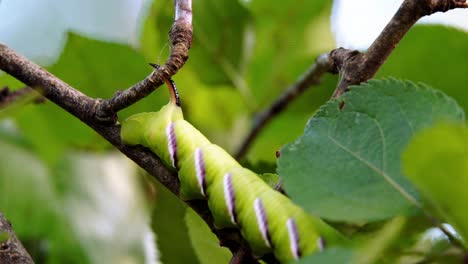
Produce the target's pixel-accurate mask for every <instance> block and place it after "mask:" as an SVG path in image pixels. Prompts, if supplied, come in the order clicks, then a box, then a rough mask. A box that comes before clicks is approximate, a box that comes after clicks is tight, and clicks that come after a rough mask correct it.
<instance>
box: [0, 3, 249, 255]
mask: <svg viewBox="0 0 468 264" xmlns="http://www.w3.org/2000/svg"><path fill="white" fill-rule="evenodd" d="M175 2H176V12H175V13H176V15H175V18H176V19H175V22H174V25H173V27H172V30H171V33H170V37H171V39H172V43H173V50H172V52H171V55H170V56H169V59H168V60H167V62H166V63H165V64H164V65H163V66H161V69H160V70H158V71H155V72H153V73H152V74H151V75H150V76H149V77H148V78H146V79H145V80H143V81H141V82H139V83H138V84H136V85H134V86H132V87H131V88H130V89H129V90H127V91H124V92H122V93H119V94H117V95H116V96H115V97H114V98H112V99H110V100H106V101H103V100H101V99H94V98H91V97H88V96H86V95H84V94H83V93H81V92H80V91H78V90H76V89H74V88H72V87H71V86H70V85H68V84H67V83H65V82H63V81H62V80H60V79H58V78H57V77H55V76H54V75H52V74H51V73H49V72H47V71H46V70H45V69H43V68H41V67H40V66H38V65H36V64H34V63H33V62H31V61H29V60H28V59H27V58H25V57H24V56H22V55H20V54H18V53H16V52H15V51H13V50H12V49H10V48H8V47H7V46H5V45H2V44H0V69H1V70H3V71H5V72H6V73H8V74H10V75H12V76H13V77H15V78H16V79H18V80H20V81H22V82H23V83H25V84H26V85H28V86H30V87H33V89H35V90H39V89H40V91H41V94H42V95H43V96H44V97H45V98H47V99H49V100H50V101H52V102H54V103H55V104H57V105H58V106H60V107H61V108H63V109H64V110H66V111H67V112H69V113H71V114H72V115H73V116H75V117H77V118H78V119H80V120H81V121H82V122H84V123H85V124H86V125H88V126H90V127H91V128H92V129H94V130H95V131H96V132H97V133H99V134H100V135H101V136H102V137H103V138H104V139H106V140H107V141H109V142H110V143H111V144H112V145H114V146H115V147H116V148H117V149H119V150H120V151H121V152H122V153H123V154H125V155H126V156H127V157H129V158H130V159H132V160H133V161H134V162H135V163H137V164H138V165H139V166H140V167H141V168H143V169H145V170H146V171H147V172H148V173H149V174H150V175H152V176H153V177H155V178H156V179H157V180H158V181H159V182H161V183H162V184H163V185H164V186H165V187H167V188H168V189H169V190H170V191H171V192H172V193H174V194H175V195H177V196H178V194H179V189H180V182H179V179H178V177H177V175H176V174H175V172H173V171H172V170H171V169H168V168H166V167H165V166H164V164H163V163H162V162H161V160H160V159H159V157H157V156H156V155H155V154H154V153H152V152H151V151H150V150H149V149H147V148H144V147H142V146H128V145H125V144H123V143H122V142H121V140H120V126H119V125H118V124H116V123H115V122H108V121H109V120H112V121H113V120H114V118H115V112H117V111H118V110H120V109H123V108H125V107H127V106H129V105H131V104H132V103H134V102H136V101H137V100H139V99H140V98H142V97H144V96H145V95H146V94H148V93H150V92H151V91H153V90H154V89H155V87H157V86H158V85H160V84H161V83H162V82H163V81H165V80H166V79H168V78H170V77H171V76H172V75H173V74H175V73H176V72H177V71H178V70H179V69H180V68H181V67H182V66H183V65H184V63H185V61H186V60H187V56H188V55H187V53H188V48H189V47H190V43H191V37H192V26H191V21H192V17H191V16H192V12H191V0H176V1H175ZM140 93H141V94H143V95H141V94H140ZM187 204H188V205H189V206H190V207H191V208H193V209H194V210H195V211H196V212H197V213H198V214H199V215H200V216H201V217H202V218H203V219H204V221H205V222H206V223H207V224H208V225H209V227H210V228H211V230H212V231H213V232H214V233H215V234H216V235H217V236H218V238H219V240H220V241H221V243H222V246H225V247H227V248H229V249H230V251H231V252H233V253H235V252H237V251H238V250H239V248H243V247H247V245H248V243H247V242H246V241H245V240H244V239H243V238H242V236H241V234H240V231H239V230H237V229H222V230H218V229H216V228H215V227H214V222H213V216H212V215H211V212H210V210H209V208H208V204H207V202H206V201H189V202H187ZM252 259H253V256H252Z"/></svg>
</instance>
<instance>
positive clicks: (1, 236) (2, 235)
mask: <svg viewBox="0 0 468 264" xmlns="http://www.w3.org/2000/svg"><path fill="white" fill-rule="evenodd" d="M8 239H10V234H8V232H7V231H2V232H0V244H2V243H4V242H6V241H7V240H8Z"/></svg>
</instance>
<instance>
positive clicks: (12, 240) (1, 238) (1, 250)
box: [0, 212, 34, 264]
mask: <svg viewBox="0 0 468 264" xmlns="http://www.w3.org/2000/svg"><path fill="white" fill-rule="evenodd" d="M0 263H9V264H34V261H33V260H32V258H31V256H30V255H29V253H28V252H27V251H26V249H25V248H24V246H23V244H21V241H20V240H19V239H18V237H16V234H15V232H14V231H13V227H12V226H11V223H10V222H9V221H8V220H7V219H6V218H5V216H4V215H3V214H2V213H1V212H0Z"/></svg>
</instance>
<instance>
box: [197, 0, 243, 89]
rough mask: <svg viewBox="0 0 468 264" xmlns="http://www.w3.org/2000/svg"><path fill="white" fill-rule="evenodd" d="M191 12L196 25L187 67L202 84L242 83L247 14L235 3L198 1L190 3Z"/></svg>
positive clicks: (237, 2)
mask: <svg viewBox="0 0 468 264" xmlns="http://www.w3.org/2000/svg"><path fill="white" fill-rule="evenodd" d="M193 10H197V15H196V16H194V17H193V20H194V21H193V24H194V25H196V26H194V34H193V46H192V49H191V50H190V57H191V60H190V61H189V63H188V65H190V67H191V69H193V70H194V71H195V72H196V73H197V74H198V76H199V78H200V79H201V80H202V81H203V82H206V83H209V84H236V83H239V82H241V83H242V82H243V78H242V76H241V73H242V71H243V66H244V65H243V63H244V61H245V59H246V58H245V51H244V42H245V41H244V39H245V37H246V34H247V28H248V26H249V24H250V20H251V17H250V14H249V12H248V11H247V10H246V8H245V7H244V6H242V5H241V4H240V3H239V1H236V0H234V1H213V0H199V1H195V2H194V6H193ZM200 65H203V67H200ZM236 86H237V85H236Z"/></svg>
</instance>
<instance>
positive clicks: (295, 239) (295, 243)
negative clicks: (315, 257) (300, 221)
mask: <svg viewBox="0 0 468 264" xmlns="http://www.w3.org/2000/svg"><path fill="white" fill-rule="evenodd" d="M286 226H287V228H288V234H289V248H290V249H291V254H292V255H293V257H294V259H299V258H300V257H301V245H300V241H299V240H300V238H299V230H298V229H297V224H296V221H295V220H294V218H292V217H291V218H289V219H288V221H286Z"/></svg>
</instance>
